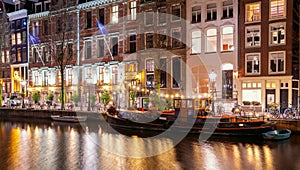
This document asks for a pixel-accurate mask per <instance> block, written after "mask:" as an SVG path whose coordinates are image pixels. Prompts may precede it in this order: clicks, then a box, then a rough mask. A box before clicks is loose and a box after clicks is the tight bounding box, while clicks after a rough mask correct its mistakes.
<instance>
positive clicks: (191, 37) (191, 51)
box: [191, 29, 202, 54]
mask: <svg viewBox="0 0 300 170" xmlns="http://www.w3.org/2000/svg"><path fill="white" fill-rule="evenodd" d="M196 31H199V32H200V38H199V37H197V38H199V39H200V52H193V32H196ZM201 52H202V30H201V29H194V30H192V31H191V54H200V53H201Z"/></svg>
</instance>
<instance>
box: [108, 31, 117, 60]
mask: <svg viewBox="0 0 300 170" xmlns="http://www.w3.org/2000/svg"><path fill="white" fill-rule="evenodd" d="M115 38H117V43H116V44H113V39H115ZM109 41H110V49H111V54H112V56H114V57H115V56H118V55H119V36H117V35H115V36H111V37H110V39H109ZM115 48H116V52H115V51H114V50H115Z"/></svg>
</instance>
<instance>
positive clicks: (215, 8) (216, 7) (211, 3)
mask: <svg viewBox="0 0 300 170" xmlns="http://www.w3.org/2000/svg"><path fill="white" fill-rule="evenodd" d="M213 4H215V6H214V7H211V8H208V5H213ZM209 12H210V19H209V18H208V16H209ZM214 13H216V18H214ZM217 19H218V6H217V3H216V2H210V3H207V4H206V21H216V20H217Z"/></svg>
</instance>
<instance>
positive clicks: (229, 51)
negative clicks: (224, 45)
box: [221, 50, 234, 53]
mask: <svg viewBox="0 0 300 170" xmlns="http://www.w3.org/2000/svg"><path fill="white" fill-rule="evenodd" d="M233 51H234V50H224V51H221V53H232V52H233Z"/></svg>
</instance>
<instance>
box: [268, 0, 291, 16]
mask: <svg viewBox="0 0 300 170" xmlns="http://www.w3.org/2000/svg"><path fill="white" fill-rule="evenodd" d="M272 1H277V2H278V1H281V0H270V1H269V11H270V12H269V19H270V20H275V19H283V18H286V11H287V10H286V8H287V1H286V0H282V1H284V2H283V15H282V16H280V15H278V9H277V10H276V11H277V12H276V14H277V15H276V16H274V15H273V16H272V6H271V5H272ZM276 7H277V8H278V5H277V6H276Z"/></svg>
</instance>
